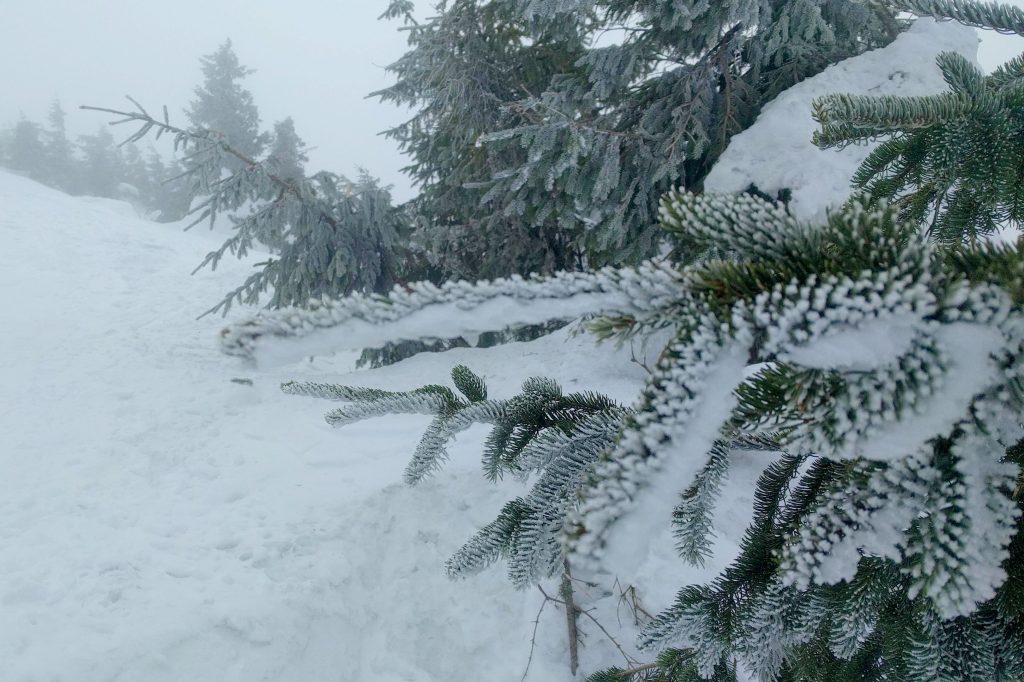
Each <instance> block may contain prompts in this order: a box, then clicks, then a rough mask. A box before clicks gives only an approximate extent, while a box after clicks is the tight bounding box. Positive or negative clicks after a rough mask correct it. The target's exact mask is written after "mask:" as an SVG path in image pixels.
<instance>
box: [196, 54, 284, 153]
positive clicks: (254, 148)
mask: <svg viewBox="0 0 1024 682" xmlns="http://www.w3.org/2000/svg"><path fill="white" fill-rule="evenodd" d="M199 62H200V65H201V68H202V72H203V84H202V85H201V86H199V87H197V88H196V89H195V99H193V100H192V102H191V103H190V104H189V107H188V110H187V111H186V114H187V116H188V120H189V123H191V125H192V127H194V128H197V129H203V130H209V131H216V132H217V133H218V134H220V135H223V136H224V140H225V142H226V143H227V145H228V146H230V147H231V148H232V149H235V150H237V151H238V152H239V153H241V154H243V155H245V156H247V157H249V158H256V157H258V156H259V154H260V152H261V151H262V150H263V147H264V146H265V144H266V138H265V137H264V136H263V135H262V134H261V133H260V116H259V110H258V109H257V108H256V104H255V102H254V101H253V97H252V93H250V92H249V91H248V90H246V89H245V88H243V87H242V85H241V82H240V81H242V80H243V79H244V78H245V77H246V76H248V75H249V74H251V73H253V71H252V70H251V69H248V68H246V67H244V66H242V64H241V63H240V62H239V61H238V57H237V56H236V55H235V52H234V50H233V49H232V47H231V41H230V40H226V41H224V44H222V45H221V46H220V47H219V48H217V50H216V51H215V52H213V53H211V54H208V55H205V56H203V57H201V58H200V60H199ZM223 161H224V163H225V164H227V165H226V166H225V168H227V169H229V170H232V171H235V170H240V169H242V168H244V167H245V162H244V161H241V160H239V159H235V158H231V157H225V158H224V159H223Z"/></svg>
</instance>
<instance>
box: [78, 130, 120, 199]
mask: <svg viewBox="0 0 1024 682" xmlns="http://www.w3.org/2000/svg"><path fill="white" fill-rule="evenodd" d="M78 148H79V150H80V151H81V154H82V165H81V172H82V179H81V189H82V192H84V193H85V194H88V195H91V196H95V197H109V198H114V197H117V196H118V186H119V185H120V184H121V183H122V182H124V180H125V170H124V164H123V162H122V159H121V153H120V150H119V149H118V147H117V144H116V142H115V140H114V136H113V135H112V134H111V133H110V131H109V130H108V129H107V128H106V127H105V126H100V127H99V128H98V129H97V130H96V132H95V133H94V134H92V135H80V136H79V138H78Z"/></svg>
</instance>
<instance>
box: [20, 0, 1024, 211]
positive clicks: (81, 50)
mask: <svg viewBox="0 0 1024 682" xmlns="http://www.w3.org/2000/svg"><path fill="white" fill-rule="evenodd" d="M386 4H387V0H288V1H287V2H286V1H285V0H171V2H157V1H156V0H0V126H3V127H7V126H9V125H10V124H12V123H13V122H14V121H15V120H17V118H18V116H19V115H20V114H21V113H24V114H25V115H26V116H28V117H29V118H31V119H34V120H37V121H42V120H43V119H44V117H45V114H46V109H47V107H48V106H49V102H50V101H51V100H52V99H53V98H55V97H56V98H59V99H60V100H61V102H62V103H63V105H64V108H65V109H67V110H68V112H69V126H70V127H71V129H72V132H74V133H81V132H92V130H94V129H95V127H96V126H97V125H99V124H100V123H102V122H105V120H104V119H103V117H102V116H101V115H99V114H95V113H91V112H82V111H77V109H76V107H77V106H78V105H79V104H95V105H99V106H119V105H122V104H127V102H125V100H124V99H123V97H124V95H125V94H131V95H132V96H134V97H136V98H137V99H139V100H140V101H141V102H142V103H143V104H144V105H146V106H147V107H151V109H152V110H159V108H160V106H161V105H163V104H165V103H166V104H167V105H168V106H169V108H170V110H171V112H172V117H173V116H174V115H175V114H177V118H178V120H179V121H180V120H182V116H181V113H180V112H181V110H182V108H183V107H184V106H185V104H186V103H187V102H188V100H189V99H191V95H192V88H193V87H194V86H195V85H197V84H198V83H199V81H200V73H199V61H198V59H199V56H200V55H202V54H207V53H209V52H212V51H213V50H214V49H215V48H216V47H217V46H218V45H219V44H220V43H221V42H223V41H224V39H225V38H228V37H230V38H231V39H232V41H233V43H234V47H235V51H236V53H237V54H238V56H239V59H240V60H241V61H242V63H243V64H245V65H246V66H248V67H250V68H253V69H256V73H254V74H253V75H252V76H250V77H249V78H248V81H247V83H246V85H247V87H248V88H249V89H250V90H251V91H252V93H253V95H254V97H255V98H256V103H257V105H258V106H259V107H260V113H261V114H262V117H263V125H264V127H265V128H269V127H270V125H271V124H272V123H273V121H275V120H277V119H280V118H284V117H285V116H292V117H293V118H294V119H295V123H296V127H297V130H298V132H299V134H300V135H301V136H302V137H303V139H305V141H306V143H307V144H309V145H310V146H312V147H314V149H313V151H312V152H311V154H310V156H311V163H310V168H311V169H321V168H323V169H328V170H332V171H336V172H340V173H352V172H353V171H354V169H355V167H356V166H360V165H361V166H364V167H366V168H367V169H368V170H369V171H370V172H371V173H373V174H374V175H377V176H379V177H381V178H383V179H384V181H385V182H387V183H389V184H393V185H395V194H396V197H397V198H399V199H404V198H408V197H409V196H410V195H411V189H410V187H409V182H408V180H407V179H406V178H405V177H404V176H402V175H401V173H400V172H399V169H400V168H401V166H402V165H404V160H403V158H402V156H401V155H400V154H399V153H398V150H397V149H396V148H395V146H394V144H393V143H392V142H390V141H389V140H386V139H385V138H383V137H381V136H379V135H377V133H378V132H380V131H381V130H383V129H384V128H386V127H388V126H390V125H393V124H395V123H398V122H399V121H401V120H403V119H404V118H405V116H406V114H405V113H404V112H402V111H399V110H397V109H395V108H393V107H390V106H386V105H384V104H381V103H379V102H378V101H377V100H368V99H365V95H366V94H367V93H369V92H371V91H373V90H376V89H379V88H381V87H384V86H385V85H387V84H388V80H387V77H386V74H385V73H384V71H383V68H382V67H383V66H384V65H386V64H388V63H390V62H392V61H394V60H395V59H397V58H398V57H399V56H400V55H401V54H402V53H403V51H404V49H405V35H404V33H400V32H399V31H398V30H397V28H398V23H397V22H380V21H377V20H376V17H377V16H378V15H379V14H380V13H381V12H382V11H383V10H384V7H385V6H386ZM432 4H433V3H432V2H430V3H428V2H427V0H421V1H420V2H419V3H418V6H419V8H420V9H421V11H423V10H424V9H425V8H427V7H428V5H432ZM1014 4H1018V5H1021V6H1024V0H1014ZM983 36H984V40H983V42H982V47H981V54H980V59H981V62H982V65H983V66H985V67H986V68H992V67H993V66H995V65H996V64H998V63H1001V62H1002V61H1005V60H1006V59H1008V58H1009V57H1011V56H1014V55H1015V54H1017V53H1019V52H1021V51H1024V39H1022V38H1018V37H1015V36H1013V37H1007V36H998V35H995V34H992V33H990V32H985V33H984V34H983ZM115 132H117V131H115Z"/></svg>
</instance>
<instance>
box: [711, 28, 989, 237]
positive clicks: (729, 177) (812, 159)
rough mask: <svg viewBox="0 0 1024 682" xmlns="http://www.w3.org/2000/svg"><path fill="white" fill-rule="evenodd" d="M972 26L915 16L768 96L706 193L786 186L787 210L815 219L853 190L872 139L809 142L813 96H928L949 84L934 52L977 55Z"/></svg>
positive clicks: (713, 173)
mask: <svg viewBox="0 0 1024 682" xmlns="http://www.w3.org/2000/svg"><path fill="white" fill-rule="evenodd" d="M978 43H979V39H978V33H977V31H975V30H974V29H972V28H969V27H966V26H962V25H960V24H957V23H954V22H937V21H935V20H933V19H917V20H916V21H915V22H914V25H913V26H912V27H911V28H910V29H909V30H908V31H907V32H905V33H903V34H901V35H900V36H899V37H897V38H896V40H894V41H893V42H892V43H891V44H890V45H888V46H886V47H884V48H881V49H878V50H872V51H870V52H866V53H865V54H862V55H859V56H857V57H852V58H850V59H847V60H845V61H842V62H840V63H838V64H834V65H833V66H830V67H829V68H827V69H825V70H824V71H823V72H821V73H820V74H818V75H817V76H815V77H813V78H809V79H807V80H805V81H804V82H802V83H800V84H798V85H795V86H794V87H792V88H790V89H788V90H786V91H785V92H783V93H782V94H781V95H779V96H778V97H777V98H775V100H773V101H772V102H770V103H769V104H768V105H767V106H765V107H764V109H763V110H762V112H761V115H760V116H759V117H758V119H757V121H756V122H755V123H754V125H753V126H751V127H750V128H748V129H747V130H745V131H743V132H742V133H739V134H738V135H736V136H735V137H733V138H732V141H731V142H730V143H729V146H728V148H727V149H726V150H725V152H724V153H723V154H722V156H721V158H720V159H719V160H718V162H717V163H716V165H715V167H714V168H713V169H712V170H711V173H709V174H708V177H707V178H706V179H705V181H704V188H705V189H706V190H707V191H709V192H742V191H743V190H745V189H746V188H747V187H749V186H750V185H751V183H753V184H755V185H757V187H758V188H759V189H760V190H761V191H763V192H766V193H768V194H775V193H776V192H778V191H779V190H781V189H786V188H788V189H790V190H792V192H793V200H792V202H791V204H790V210H791V211H792V212H793V214H794V215H795V216H797V217H798V218H802V219H805V220H809V221H814V222H820V221H821V220H822V219H824V218H825V215H826V212H827V210H828V209H829V208H830V207H835V206H839V205H840V204H842V203H843V202H844V201H845V200H846V199H847V198H848V197H849V196H850V194H851V193H852V191H853V190H852V188H851V186H850V181H851V179H852V178H853V174H854V172H855V171H856V170H857V168H858V167H859V166H860V164H861V163H862V162H863V161H864V159H866V158H867V156H868V154H870V153H871V150H872V149H873V145H855V146H850V147H847V148H846V149H843V150H835V149H827V150H822V149H818V148H817V147H815V146H814V145H813V144H811V135H812V134H813V133H814V131H815V130H817V129H818V124H817V123H815V122H814V119H813V118H812V116H811V111H812V108H811V103H812V101H813V100H814V99H815V98H817V97H821V96H823V95H828V94H831V93H850V94H864V95H873V96H880V95H902V96H911V95H929V94H933V93H937V92H943V91H946V90H947V89H948V87H947V86H946V83H945V81H944V80H943V78H942V73H941V72H940V71H939V68H938V66H936V64H935V59H936V57H938V55H939V54H940V53H941V52H959V53H960V54H963V55H964V56H966V57H967V58H968V59H970V60H972V61H976V59H977V52H978Z"/></svg>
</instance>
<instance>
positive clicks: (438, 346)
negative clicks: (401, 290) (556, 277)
mask: <svg viewBox="0 0 1024 682" xmlns="http://www.w3.org/2000/svg"><path fill="white" fill-rule="evenodd" d="M568 323H569V322H568V321H567V320H551V321H549V322H546V323H544V324H531V325H526V326H523V327H509V328H507V329H502V330H500V331H492V332H484V333H482V334H479V335H478V336H477V338H476V343H475V344H474V345H472V346H471V344H470V343H469V342H468V341H467V340H466V339H464V338H462V337H461V336H457V337H454V338H450V339H419V340H414V341H396V342H391V343H387V344H385V345H384V346H382V347H380V348H367V349H364V350H363V352H362V353H361V354H360V356H359V359H358V360H356V367H357V368H363V367H370V368H373V369H376V368H379V367H386V366H387V365H393V364H395V363H396V362H401V361H402V360H405V359H407V358H411V357H412V356H414V355H416V354H418V353H441V352H444V351H446V350H451V349H452V348H470V347H475V348H492V347H494V346H499V345H501V344H505V343H513V342H516V341H533V340H535V339H539V338H540V337H542V336H546V335H548V334H550V333H552V332H554V331H558V330H559V329H561V328H562V327H564V326H566V325H567V324H568Z"/></svg>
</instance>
